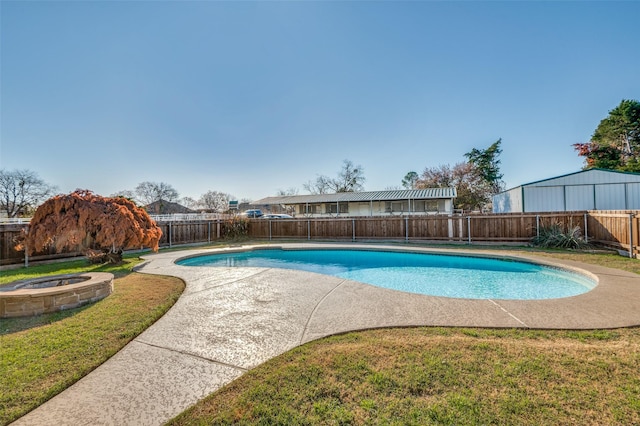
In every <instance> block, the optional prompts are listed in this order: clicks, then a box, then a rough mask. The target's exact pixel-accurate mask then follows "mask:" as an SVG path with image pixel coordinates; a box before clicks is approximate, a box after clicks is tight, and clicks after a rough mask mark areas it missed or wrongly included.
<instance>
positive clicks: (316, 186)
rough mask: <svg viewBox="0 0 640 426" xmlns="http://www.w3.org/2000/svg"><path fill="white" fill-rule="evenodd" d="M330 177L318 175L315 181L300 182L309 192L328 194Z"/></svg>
mask: <svg viewBox="0 0 640 426" xmlns="http://www.w3.org/2000/svg"><path fill="white" fill-rule="evenodd" d="M330 181H331V178H329V177H327V176H324V175H320V176H318V177H317V178H316V180H315V181H311V180H310V181H309V182H307V183H304V184H302V187H303V188H304V189H306V190H307V191H309V193H310V194H328V193H330V192H331V183H330Z"/></svg>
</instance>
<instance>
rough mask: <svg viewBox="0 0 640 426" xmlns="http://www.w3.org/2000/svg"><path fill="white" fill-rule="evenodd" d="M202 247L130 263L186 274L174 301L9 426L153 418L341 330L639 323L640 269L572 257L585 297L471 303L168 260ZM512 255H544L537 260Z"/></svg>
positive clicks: (158, 420)
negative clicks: (586, 287) (587, 279)
mask: <svg viewBox="0 0 640 426" xmlns="http://www.w3.org/2000/svg"><path fill="white" fill-rule="evenodd" d="M274 246H276V247H280V246H287V247H290V248H295V247H300V246H302V247H306V248H309V247H312V246H319V247H323V248H327V247H342V246H344V245H331V246H329V245H327V244H322V245H313V244H278V245H274ZM347 246H348V247H349V248H354V247H359V246H358V245H354V244H349V245H347ZM260 247H264V246H260ZM365 247H368V248H371V247H372V246H371V245H367V246H365ZM378 247H383V246H378ZM400 247H402V248H404V249H409V250H411V251H425V252H447V251H450V252H453V253H457V254H460V253H461V252H463V251H461V250H444V249H442V250H440V249H438V250H436V249H421V248H417V247H410V246H386V248H387V249H393V250H398V249H400ZM226 250H229V249H226ZM210 252H212V250H192V251H188V252H187V251H179V252H168V253H160V254H156V255H149V256H145V259H147V262H145V263H144V264H142V265H141V266H140V267H139V268H138V270H139V271H140V272H144V273H149V274H161V275H172V276H176V277H180V278H182V279H183V280H185V282H186V283H187V286H186V289H185V291H184V294H183V295H182V296H181V297H180V299H179V300H178V302H177V303H176V304H175V305H174V306H173V307H172V308H171V309H170V310H169V312H167V314H165V315H164V316H163V317H162V318H161V319H160V320H159V321H158V322H156V323H155V324H154V325H153V326H151V327H150V328H149V329H147V330H146V331H145V332H144V333H142V334H141V335H140V336H138V337H137V338H136V339H134V340H133V341H132V342H131V343H129V344H128V345H127V346H126V347H125V348H123V349H122V350H121V351H120V352H118V353H117V354H116V355H115V356H114V357H112V358H111V359H109V360H108V361H107V362H105V363H104V364H103V365H101V366H100V367H99V368H97V369H96V370H95V371H94V372H92V373H91V374H89V375H87V376H86V377H84V378H83V379H81V380H80V381H79V382H78V383H76V384H75V385H73V386H71V387H70V388H69V389H67V390H65V391H64V392H62V393H61V394H60V395H58V396H56V397H54V398H53V399H51V400H50V401H49V402H47V403H45V404H44V405H42V406H41V407H39V408H38V409H36V410H34V411H32V412H31V413H29V414H27V415H26V416H24V417H22V418H21V419H19V420H18V421H16V422H15V423H14V424H15V425H43V424H56V425H158V424H162V423H163V422H165V421H166V420H168V419H170V418H172V417H173V416H175V415H177V414H179V413H180V412H182V411H183V410H184V409H186V408H187V407H189V406H190V405H192V404H194V403H195V402H197V401H198V400H199V399H201V398H203V397H204V396H206V395H208V394H210V393H211V392H214V391H215V390H217V389H219V388H220V387H222V386H224V385H225V384H227V383H229V382H231V381H232V380H234V379H235V378H237V377H239V376H241V375H242V374H243V373H245V372H246V371H248V370H250V369H252V368H254V367H256V366H257V365H259V364H261V363H263V362H265V361H267V360H269V359H270V358H272V357H275V356H276V355H279V354H281V353H283V352H286V351H288V350H290V349H292V348H294V347H296V346H299V345H301V344H304V343H306V342H309V341H311V340H315V339H318V338H321V337H325V336H328V335H332V334H336V333H341V332H345V331H350V330H361V329H368V328H377V327H391V326H418V325H427V326H465V327H520V328H542V329H544V328H551V329H556V328H569V329H591V328H615V327H626V326H635V325H640V309H638V306H640V276H638V275H635V274H632V273H628V272H624V271H619V270H615V269H609V268H604V267H598V266H593V265H585V264H579V263H576V262H568V261H557V262H554V263H552V264H554V265H562V266H564V267H569V268H580V269H583V270H586V271H589V272H590V273H592V274H594V275H595V276H597V278H598V280H599V284H598V286H597V287H596V288H595V289H593V290H592V291H590V292H588V293H586V294H583V295H580V296H575V297H569V298H564V299H551V300H538V301H518V300H468V299H451V298H443V297H432V296H421V295H415V294H407V293H403V292H398V291H394V290H387V289H381V288H377V287H373V286H370V285H366V284H361V283H358V282H354V281H348V280H344V279H341V278H336V277H330V276H325V275H318V274H313V273H308V272H301V271H291V270H281V269H267V268H208V267H185V266H178V265H176V264H175V263H174V261H175V260H176V259H177V258H180V257H184V256H185V255H191V254H201V253H210ZM470 253H472V254H473V255H487V256H492V255H496V254H497V255H502V256H504V254H505V253H504V252H503V251H501V252H494V253H493V252H491V251H477V250H473V251H472V252H470ZM512 257H515V258H524V259H530V260H537V261H540V262H542V263H547V264H548V263H550V262H549V260H548V259H536V258H535V256H523V255H514V256H512Z"/></svg>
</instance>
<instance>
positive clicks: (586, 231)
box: [584, 213, 589, 243]
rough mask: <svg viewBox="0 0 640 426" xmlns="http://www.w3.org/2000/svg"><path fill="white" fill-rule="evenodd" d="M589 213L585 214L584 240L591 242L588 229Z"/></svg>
mask: <svg viewBox="0 0 640 426" xmlns="http://www.w3.org/2000/svg"><path fill="white" fill-rule="evenodd" d="M587 223H588V222H587V214H586V213H585V214H584V242H585V243H588V242H589V231H588V230H587Z"/></svg>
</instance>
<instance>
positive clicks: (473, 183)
mask: <svg viewBox="0 0 640 426" xmlns="http://www.w3.org/2000/svg"><path fill="white" fill-rule="evenodd" d="M416 187H417V188H448V187H455V188H456V192H457V194H458V196H457V197H456V199H455V201H454V206H455V208H456V209H463V210H475V209H481V208H482V207H484V206H485V205H486V204H487V203H488V202H489V201H490V199H491V188H490V186H489V185H488V184H487V182H486V181H485V180H484V179H482V177H481V176H480V175H479V174H478V172H477V169H476V167H475V166H474V165H473V164H472V163H469V162H467V163H458V164H456V165H455V166H453V168H451V167H450V166H449V165H443V166H439V167H433V168H427V169H425V171H424V172H423V173H422V176H421V177H420V179H419V180H418V182H417V183H416Z"/></svg>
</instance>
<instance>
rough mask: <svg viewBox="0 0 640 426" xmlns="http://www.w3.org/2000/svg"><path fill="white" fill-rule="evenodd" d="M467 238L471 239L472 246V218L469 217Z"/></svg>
mask: <svg viewBox="0 0 640 426" xmlns="http://www.w3.org/2000/svg"><path fill="white" fill-rule="evenodd" d="M467 238H468V239H469V245H471V216H467Z"/></svg>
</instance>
